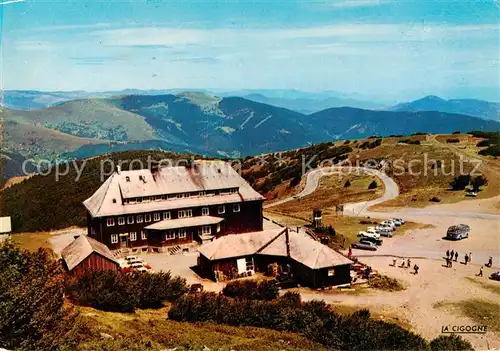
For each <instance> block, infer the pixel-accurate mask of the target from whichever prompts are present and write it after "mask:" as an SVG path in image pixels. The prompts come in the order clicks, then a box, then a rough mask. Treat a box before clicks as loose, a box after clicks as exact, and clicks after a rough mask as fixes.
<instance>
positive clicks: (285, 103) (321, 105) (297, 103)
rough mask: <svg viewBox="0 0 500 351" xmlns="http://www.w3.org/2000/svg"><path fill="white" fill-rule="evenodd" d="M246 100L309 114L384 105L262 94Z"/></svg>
mask: <svg viewBox="0 0 500 351" xmlns="http://www.w3.org/2000/svg"><path fill="white" fill-rule="evenodd" d="M244 98H246V99H248V100H253V101H256V102H261V103H264V104H269V105H274V106H279V107H284V108H287V109H289V110H293V111H297V112H301V113H305V114H309V113H314V112H318V111H321V110H324V109H327V108H332V107H345V106H349V107H356V108H365V109H380V108H383V107H384V106H383V105H380V104H376V103H374V102H371V101H362V100H355V99H349V98H338V97H333V96H332V97H324V98H314V99H313V98H305V97H303V98H283V97H267V96H265V95H262V94H257V93H254V94H249V95H245V96H244Z"/></svg>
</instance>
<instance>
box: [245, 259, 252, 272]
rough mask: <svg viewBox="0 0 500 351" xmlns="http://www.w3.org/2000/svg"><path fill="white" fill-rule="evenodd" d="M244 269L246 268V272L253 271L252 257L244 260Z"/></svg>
mask: <svg viewBox="0 0 500 351" xmlns="http://www.w3.org/2000/svg"><path fill="white" fill-rule="evenodd" d="M245 263H246V268H247V271H253V268H254V267H253V258H252V257H247V258H246V262H245Z"/></svg>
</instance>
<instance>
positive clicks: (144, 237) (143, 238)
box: [141, 230, 148, 240]
mask: <svg viewBox="0 0 500 351" xmlns="http://www.w3.org/2000/svg"><path fill="white" fill-rule="evenodd" d="M147 238H148V234H147V233H146V231H145V230H141V239H142V240H146V239H147Z"/></svg>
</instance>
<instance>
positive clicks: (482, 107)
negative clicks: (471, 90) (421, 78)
mask: <svg viewBox="0 0 500 351" xmlns="http://www.w3.org/2000/svg"><path fill="white" fill-rule="evenodd" d="M390 110H391V111H413V112H415V111H441V112H447V113H460V114H464V115H469V116H475V117H480V118H484V119H492V120H496V121H500V103H498V102H489V101H484V100H477V99H452V100H445V99H441V98H440V97H438V96H433V95H429V96H426V97H424V98H422V99H419V100H415V101H411V102H407V103H403V104H398V105H396V106H393V107H392V108H390Z"/></svg>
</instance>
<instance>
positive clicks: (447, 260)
mask: <svg viewBox="0 0 500 351" xmlns="http://www.w3.org/2000/svg"><path fill="white" fill-rule="evenodd" d="M448 267H450V258H449V257H446V268H448Z"/></svg>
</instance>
